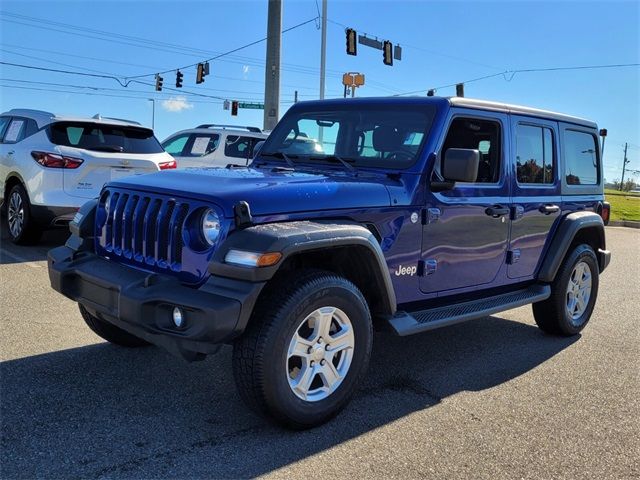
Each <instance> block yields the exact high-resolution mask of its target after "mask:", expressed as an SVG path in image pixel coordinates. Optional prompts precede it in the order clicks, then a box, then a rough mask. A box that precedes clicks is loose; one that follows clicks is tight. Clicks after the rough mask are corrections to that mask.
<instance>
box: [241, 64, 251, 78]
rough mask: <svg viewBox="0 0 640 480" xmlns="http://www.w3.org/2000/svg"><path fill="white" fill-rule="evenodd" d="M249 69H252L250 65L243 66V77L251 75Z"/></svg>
mask: <svg viewBox="0 0 640 480" xmlns="http://www.w3.org/2000/svg"><path fill="white" fill-rule="evenodd" d="M249 70H250V67H249V65H243V66H242V76H243V78H247V77H248V76H249Z"/></svg>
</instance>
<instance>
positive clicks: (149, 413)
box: [0, 227, 640, 479]
mask: <svg viewBox="0 0 640 480" xmlns="http://www.w3.org/2000/svg"><path fill="white" fill-rule="evenodd" d="M64 239H65V233H64V232H53V233H50V234H47V236H46V237H45V239H44V243H43V244H41V245H39V246H36V247H16V246H14V245H12V244H10V243H9V241H8V240H7V234H6V232H5V231H4V227H3V233H2V240H1V243H0V299H1V300H0V301H1V304H0V307H1V312H2V313H1V322H2V323H1V325H2V335H1V337H0V348H1V360H2V363H0V374H1V377H0V379H1V384H0V386H1V390H0V395H1V397H0V399H1V405H0V408H1V412H0V413H1V417H0V421H1V430H2V442H1V445H2V452H1V453H2V454H1V466H0V468H1V470H0V475H1V476H2V478H33V477H49V478H53V477H65V478H69V477H75V478H78V477H79V478H96V477H118V478H166V477H178V478H240V477H253V476H266V477H273V478H314V479H318V478H333V477H336V478H402V479H406V478H418V477H427V478H487V479H489V478H491V479H494V478H509V479H511V478H536V479H537V478H544V479H546V478H596V479H604V478H616V479H617V478H638V477H639V476H640V460H639V458H640V395H639V394H640V327H639V324H638V323H639V321H640V302H639V298H640V283H639V282H638V265H639V264H640V230H633V229H627V228H615V227H610V228H608V229H607V240H608V247H609V248H610V249H611V250H612V252H613V259H612V262H611V266H610V267H609V269H608V270H607V271H606V272H605V273H604V275H603V276H602V278H601V284H600V297H599V301H598V303H597V305H596V309H595V312H594V316H593V318H592V320H591V323H590V325H588V326H587V328H586V329H585V331H584V332H583V334H582V335H581V336H578V337H574V338H569V339H566V338H556V337H550V336H547V335H544V334H543V333H542V332H541V331H540V330H538V329H537V327H536V326H535V324H534V322H533V318H532V315H531V313H530V307H523V308H519V309H515V310H511V311H508V312H505V313H503V314H500V315H498V316H492V317H489V318H485V319H483V320H478V321H475V322H471V323H468V324H462V325H458V326H454V327H449V328H446V329H442V330H438V331H435V332H432V333H427V334H423V335H419V336H414V337H408V338H404V339H400V338H397V337H394V336H391V335H389V334H379V335H377V336H376V338H375V345H374V355H373V360H372V364H371V367H370V371H369V374H368V377H367V379H366V382H365V385H363V387H362V388H361V389H360V391H359V392H358V394H357V395H356V396H355V398H354V399H353V401H352V403H351V404H350V405H349V407H348V408H347V409H346V410H345V411H344V412H343V413H342V414H341V415H339V416H338V418H337V419H335V420H334V421H332V422H331V423H329V424H327V425H325V426H323V427H320V428H317V429H314V430H310V431H306V432H290V431H286V430H282V429H280V428H279V427H277V426H274V425H272V424H270V423H268V422H266V421H264V420H263V419H261V418H258V417H256V416H254V415H253V414H251V413H250V412H249V411H247V410H246V408H245V407H244V406H243V405H242V404H241V403H240V399H239V397H238V395H237V394H236V391H235V389H234V385H233V379H232V376H231V358H230V349H228V348H225V349H223V350H222V352H221V353H220V354H218V355H216V356H213V357H210V358H208V359H207V360H205V361H204V362H199V363H193V364H187V363H184V362H182V361H181V360H177V359H175V358H173V357H171V356H170V355H169V354H167V353H165V352H164V351H162V350H160V349H158V348H155V347H149V348H143V349H138V350H129V349H123V348H119V347H115V346H111V345H109V344H106V343H104V342H102V341H101V339H99V338H98V337H96V336H95V335H94V334H93V333H91V332H90V331H89V329H88V328H86V327H85V325H84V323H83V321H82V319H81V317H80V314H79V313H78V310H77V307H76V305H75V304H74V303H73V302H71V301H70V300H67V299H65V298H63V297H62V296H60V295H58V294H57V293H55V292H54V291H53V290H51V289H50V287H49V283H48V277H47V269H46V261H45V255H46V251H47V250H48V249H49V248H51V247H53V246H56V245H59V244H61V243H63V242H64Z"/></svg>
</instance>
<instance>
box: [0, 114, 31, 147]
mask: <svg viewBox="0 0 640 480" xmlns="http://www.w3.org/2000/svg"><path fill="white" fill-rule="evenodd" d="M26 125H27V122H26V120H24V119H17V118H14V119H13V120H11V122H10V123H9V126H8V127H7V131H6V133H5V134H4V140H3V143H16V142H19V141H20V140H22V138H23V136H24V131H25V128H26Z"/></svg>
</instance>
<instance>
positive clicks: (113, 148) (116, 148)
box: [87, 145, 124, 153]
mask: <svg viewBox="0 0 640 480" xmlns="http://www.w3.org/2000/svg"><path fill="white" fill-rule="evenodd" d="M87 150H95V151H96V152H120V153H121V152H124V147H121V146H120V145H97V146H95V147H91V148H88V149H87Z"/></svg>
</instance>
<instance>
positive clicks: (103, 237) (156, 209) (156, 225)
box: [98, 191, 189, 271]
mask: <svg viewBox="0 0 640 480" xmlns="http://www.w3.org/2000/svg"><path fill="white" fill-rule="evenodd" d="M102 201H103V202H104V208H105V213H107V216H106V221H105V223H104V225H102V226H99V228H100V231H99V232H98V234H99V236H100V244H101V246H102V247H103V248H104V250H105V251H106V252H108V253H110V254H112V255H118V256H120V257H124V258H126V259H129V260H133V261H134V262H138V263H144V264H147V265H152V266H156V267H159V268H164V269H169V268H170V269H172V270H174V271H180V267H181V262H182V248H183V245H184V240H183V238H182V234H183V227H184V222H185V219H186V218H187V214H188V213H189V204H188V203H185V202H180V201H178V200H175V199H166V198H158V197H154V196H150V195H141V194H137V193H127V192H118V191H111V192H109V194H108V196H106V198H104V197H103V199H102Z"/></svg>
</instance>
